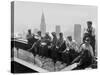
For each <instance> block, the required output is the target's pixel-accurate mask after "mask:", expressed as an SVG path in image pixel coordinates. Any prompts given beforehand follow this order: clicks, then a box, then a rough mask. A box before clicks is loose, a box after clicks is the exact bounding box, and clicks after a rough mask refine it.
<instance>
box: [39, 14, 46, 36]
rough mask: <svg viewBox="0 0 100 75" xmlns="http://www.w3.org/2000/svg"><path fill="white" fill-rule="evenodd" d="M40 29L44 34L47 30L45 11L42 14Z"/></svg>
mask: <svg viewBox="0 0 100 75" xmlns="http://www.w3.org/2000/svg"><path fill="white" fill-rule="evenodd" d="M40 31H41V33H42V35H44V34H45V32H46V23H45V17H44V13H43V12H42V16H41V24H40Z"/></svg>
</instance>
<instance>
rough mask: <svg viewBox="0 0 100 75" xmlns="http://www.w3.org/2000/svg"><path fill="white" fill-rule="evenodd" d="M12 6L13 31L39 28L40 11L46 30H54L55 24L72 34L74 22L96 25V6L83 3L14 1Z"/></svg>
mask: <svg viewBox="0 0 100 75" xmlns="http://www.w3.org/2000/svg"><path fill="white" fill-rule="evenodd" d="M14 5H15V7H14V9H15V10H14V32H15V33H17V32H19V33H20V32H27V30H28V29H31V30H32V32H33V30H34V29H36V28H37V29H39V28H40V24H41V15H42V12H43V13H44V15H45V22H46V26H47V27H46V29H47V32H54V31H55V27H56V25H60V27H61V31H62V32H63V33H65V34H69V33H70V35H73V34H74V33H73V32H74V24H81V26H82V29H83V28H84V27H86V21H88V20H90V21H92V22H93V26H94V27H96V26H97V11H96V10H97V7H95V6H84V5H68V4H64V5H62V4H53V3H47V4H46V3H35V2H19V1H15V4H14Z"/></svg>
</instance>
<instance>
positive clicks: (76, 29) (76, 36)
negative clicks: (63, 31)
mask: <svg viewBox="0 0 100 75" xmlns="http://www.w3.org/2000/svg"><path fill="white" fill-rule="evenodd" d="M74 40H75V41H76V42H77V43H78V45H79V44H80V43H81V25H80V24H75V25H74Z"/></svg>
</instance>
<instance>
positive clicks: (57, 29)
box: [55, 25, 60, 36]
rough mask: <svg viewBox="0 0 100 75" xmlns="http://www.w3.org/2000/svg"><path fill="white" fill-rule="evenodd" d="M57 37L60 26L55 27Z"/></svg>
mask: <svg viewBox="0 0 100 75" xmlns="http://www.w3.org/2000/svg"><path fill="white" fill-rule="evenodd" d="M55 32H56V34H57V36H58V35H59V33H60V25H56V30H55Z"/></svg>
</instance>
